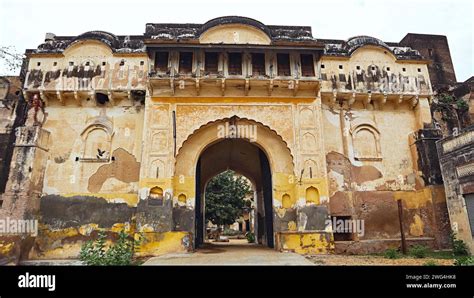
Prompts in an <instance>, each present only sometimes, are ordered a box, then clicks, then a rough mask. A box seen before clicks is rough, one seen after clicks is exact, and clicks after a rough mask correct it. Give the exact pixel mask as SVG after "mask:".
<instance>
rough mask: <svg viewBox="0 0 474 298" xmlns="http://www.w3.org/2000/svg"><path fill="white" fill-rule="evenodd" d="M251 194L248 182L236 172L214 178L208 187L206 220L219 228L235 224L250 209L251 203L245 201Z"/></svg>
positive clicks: (230, 171)
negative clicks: (246, 209)
mask: <svg viewBox="0 0 474 298" xmlns="http://www.w3.org/2000/svg"><path fill="white" fill-rule="evenodd" d="M249 194H251V188H250V185H249V182H248V180H247V179H246V178H244V177H242V176H238V175H236V173H235V172H234V171H232V170H227V171H225V172H222V173H220V174H218V175H216V176H214V177H213V178H212V179H211V180H210V181H209V183H208V184H207V187H206V219H207V220H208V221H210V222H212V223H213V224H215V225H217V226H218V227H221V226H227V225H231V224H233V223H235V222H236V220H237V219H239V218H240V217H241V216H242V214H243V211H244V210H245V208H248V207H249V201H246V200H244V198H245V197H246V196H247V195H249Z"/></svg>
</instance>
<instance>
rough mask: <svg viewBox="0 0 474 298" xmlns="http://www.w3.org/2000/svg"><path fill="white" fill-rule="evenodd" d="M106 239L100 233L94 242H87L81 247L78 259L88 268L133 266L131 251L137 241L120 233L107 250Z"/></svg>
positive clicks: (137, 243) (122, 232)
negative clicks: (88, 266)
mask: <svg viewBox="0 0 474 298" xmlns="http://www.w3.org/2000/svg"><path fill="white" fill-rule="evenodd" d="M106 238H107V235H106V234H105V233H104V232H102V231H100V232H99V234H98V238H97V239H96V240H95V241H87V242H86V243H85V244H84V245H83V246H82V247H81V252H80V253H79V259H80V260H81V261H82V262H83V263H84V264H86V265H90V266H114V265H122V266H124V265H125V266H126V265H135V263H134V261H133V251H134V246H135V245H139V241H134V240H133V239H130V237H129V236H128V235H127V233H125V232H124V231H120V233H119V238H118V240H117V241H116V242H115V243H113V244H112V245H111V246H110V247H109V248H108V249H107V245H106Z"/></svg>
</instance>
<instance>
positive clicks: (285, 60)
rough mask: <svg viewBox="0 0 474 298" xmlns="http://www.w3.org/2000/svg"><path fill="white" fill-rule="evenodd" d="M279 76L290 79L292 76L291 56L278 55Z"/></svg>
mask: <svg viewBox="0 0 474 298" xmlns="http://www.w3.org/2000/svg"><path fill="white" fill-rule="evenodd" d="M277 64H278V75H279V76H285V77H288V76H290V75H291V70H290V55H289V54H277Z"/></svg>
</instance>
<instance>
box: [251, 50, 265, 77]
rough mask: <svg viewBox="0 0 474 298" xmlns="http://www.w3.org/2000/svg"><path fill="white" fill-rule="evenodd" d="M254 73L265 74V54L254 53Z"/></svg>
mask: <svg viewBox="0 0 474 298" xmlns="http://www.w3.org/2000/svg"><path fill="white" fill-rule="evenodd" d="M252 75H254V76H263V75H265V54H263V53H252Z"/></svg>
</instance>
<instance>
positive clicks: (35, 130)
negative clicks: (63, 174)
mask: <svg viewBox="0 0 474 298" xmlns="http://www.w3.org/2000/svg"><path fill="white" fill-rule="evenodd" d="M16 133H17V138H16V143H15V148H14V151H13V157H12V161H11V166H10V174H9V178H8V183H7V186H6V190H5V194H4V195H3V204H2V207H1V209H0V220H3V221H4V222H5V223H7V222H9V221H10V222H11V221H17V220H36V219H38V212H39V201H40V197H41V193H42V188H43V177H44V171H45V167H46V161H47V159H48V149H47V145H48V140H49V132H48V131H46V130H44V129H42V128H41V127H40V126H22V127H19V128H17V131H16ZM36 227H37V224H36ZM36 232H37V231H36ZM35 237H36V234H34V235H33V234H9V235H6V234H2V235H0V260H2V263H13V264H17V263H18V262H19V261H20V259H21V258H22V257H25V256H27V254H28V252H29V250H30V248H31V246H32V245H33V242H34V239H35Z"/></svg>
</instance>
